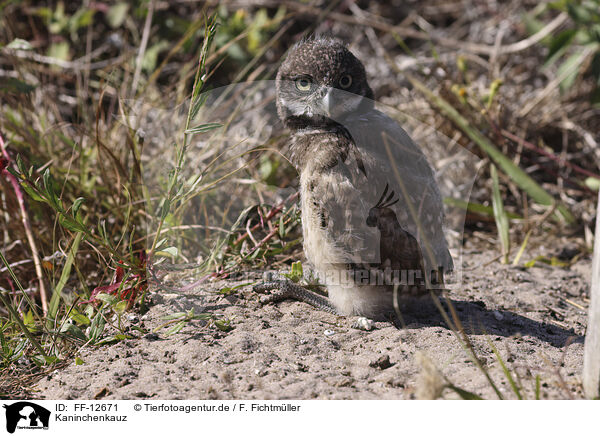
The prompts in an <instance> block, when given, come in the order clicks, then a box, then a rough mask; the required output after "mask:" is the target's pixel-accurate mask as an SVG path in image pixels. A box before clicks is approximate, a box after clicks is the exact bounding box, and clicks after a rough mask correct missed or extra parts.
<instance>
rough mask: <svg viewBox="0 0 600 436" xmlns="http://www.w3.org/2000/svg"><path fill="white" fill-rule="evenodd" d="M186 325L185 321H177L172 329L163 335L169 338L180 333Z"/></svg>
mask: <svg viewBox="0 0 600 436" xmlns="http://www.w3.org/2000/svg"><path fill="white" fill-rule="evenodd" d="M186 323H187V321H186V320H181V321H179V322H178V323H176V324H175V325H174V326H173V327H171V328H170V329H169V330H167V332H166V333H165V336H171V335H174V334H175V333H178V332H180V331H181V330H182V329H183V327H184V326H185V325H186Z"/></svg>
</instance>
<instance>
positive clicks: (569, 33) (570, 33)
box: [544, 29, 578, 67]
mask: <svg viewBox="0 0 600 436" xmlns="http://www.w3.org/2000/svg"><path fill="white" fill-rule="evenodd" d="M577 32H578V30H577V29H567V30H563V31H562V32H560V33H559V34H558V35H556V36H555V37H554V38H552V42H550V49H549V51H548V56H546V62H545V63H544V66H545V67H547V66H548V65H551V64H552V63H554V62H555V61H556V60H557V59H558V58H559V57H560V56H562V54H563V53H564V52H565V50H567V48H569V45H570V44H571V43H572V42H573V39H574V38H575V35H577Z"/></svg>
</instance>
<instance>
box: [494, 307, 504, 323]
mask: <svg viewBox="0 0 600 436" xmlns="http://www.w3.org/2000/svg"><path fill="white" fill-rule="evenodd" d="M494 318H496V319H497V320H498V321H502V320H503V319H504V315H502V314H501V313H500V312H498V311H497V310H494Z"/></svg>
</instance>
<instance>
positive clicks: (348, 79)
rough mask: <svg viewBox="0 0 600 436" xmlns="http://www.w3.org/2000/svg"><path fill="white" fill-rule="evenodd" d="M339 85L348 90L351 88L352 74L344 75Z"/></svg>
mask: <svg viewBox="0 0 600 436" xmlns="http://www.w3.org/2000/svg"><path fill="white" fill-rule="evenodd" d="M338 83H339V84H340V88H342V89H348V88H350V85H352V76H351V75H350V74H344V75H343V76H342V77H340V80H339V82H338Z"/></svg>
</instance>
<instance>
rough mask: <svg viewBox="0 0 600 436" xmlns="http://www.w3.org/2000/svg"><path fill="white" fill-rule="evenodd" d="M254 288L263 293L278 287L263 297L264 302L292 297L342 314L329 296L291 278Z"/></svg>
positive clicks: (273, 301) (330, 311) (318, 307)
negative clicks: (307, 287)
mask: <svg viewBox="0 0 600 436" xmlns="http://www.w3.org/2000/svg"><path fill="white" fill-rule="evenodd" d="M253 289H254V291H255V292H258V293H261V294H262V293H266V292H267V291H272V290H274V289H278V292H274V293H271V294H269V295H267V296H266V297H264V298H262V299H261V302H262V303H263V304H267V303H275V302H277V301H281V300H286V299H288V298H291V299H293V300H298V301H302V302H304V303H307V304H310V305H311V306H313V307H316V308H317V309H321V310H324V311H326V312H329V313H333V314H334V315H339V314H340V313H339V312H338V311H337V309H336V308H335V307H334V306H333V305H332V304H331V303H330V302H329V300H328V299H327V298H325V297H323V296H322V295H318V294H315V293H314V292H312V291H309V290H308V289H305V288H303V287H302V286H300V285H297V284H296V283H294V282H292V281H291V280H287V279H282V280H273V281H270V282H264V283H260V284H258V285H255V286H254V288H253Z"/></svg>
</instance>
